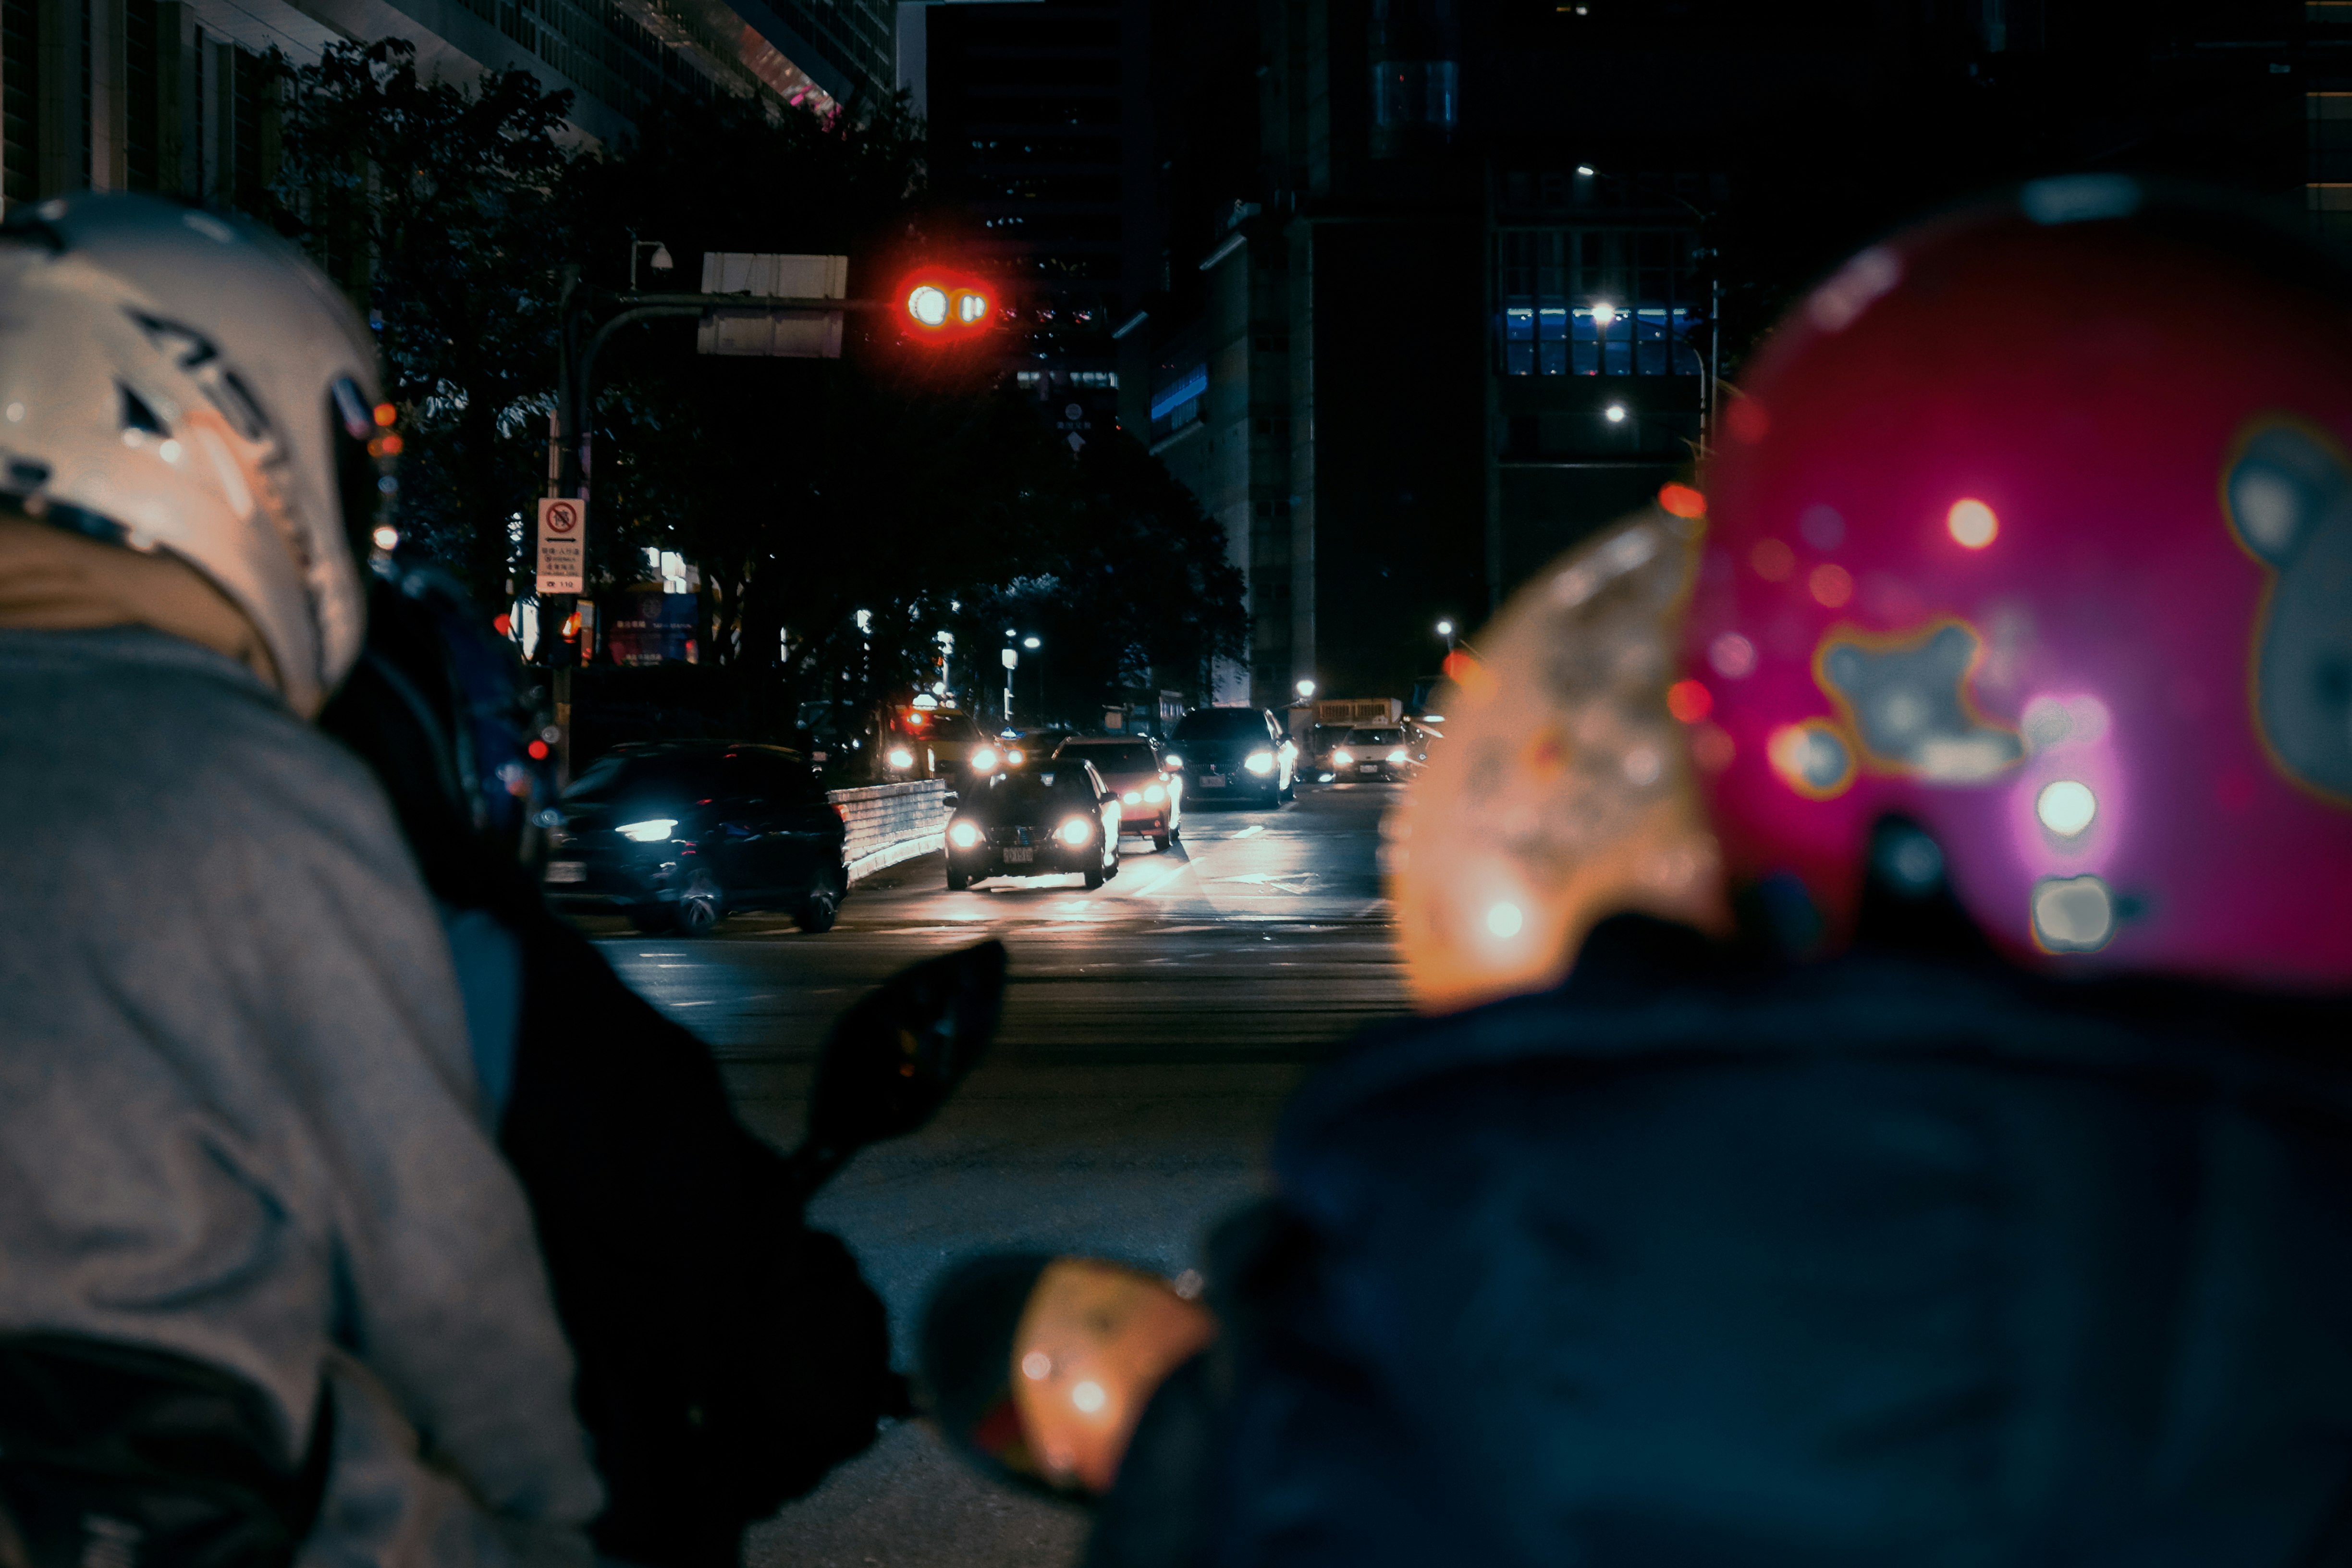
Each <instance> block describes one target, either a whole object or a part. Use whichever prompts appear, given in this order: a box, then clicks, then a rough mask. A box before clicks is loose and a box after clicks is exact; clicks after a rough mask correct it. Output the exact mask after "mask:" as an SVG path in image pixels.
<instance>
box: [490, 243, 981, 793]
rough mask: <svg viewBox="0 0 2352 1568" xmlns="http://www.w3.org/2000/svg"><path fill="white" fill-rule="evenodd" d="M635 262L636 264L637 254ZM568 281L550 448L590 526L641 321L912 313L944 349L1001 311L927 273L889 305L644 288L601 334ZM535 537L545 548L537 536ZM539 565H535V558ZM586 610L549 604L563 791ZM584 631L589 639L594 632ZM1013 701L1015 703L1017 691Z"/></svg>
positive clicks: (562, 484) (554, 478)
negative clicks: (607, 346) (599, 413)
mask: <svg viewBox="0 0 2352 1568" xmlns="http://www.w3.org/2000/svg"><path fill="white" fill-rule="evenodd" d="M631 259H632V261H633V262H634V260H635V256H634V253H632V258H631ZM933 271H936V269H933ZM632 280H633V281H634V278H633V279H632ZM933 294H936V295H937V296H938V300H937V305H938V309H939V311H940V317H939V319H938V320H932V319H931V318H930V317H929V315H927V314H925V313H924V312H925V309H926V308H928V306H929V303H930V300H929V296H931V295H933ZM595 298H596V299H597V300H601V301H602V302H603V305H604V308H606V309H609V310H612V313H611V314H609V315H607V316H605V317H604V320H603V321H598V322H596V323H595V324H594V326H593V328H592V327H591V326H590V324H589V318H590V317H591V315H592V314H593V313H594V309H595V307H593V306H592V304H591V303H590V300H588V299H587V298H586V297H583V294H582V290H581V288H580V268H578V267H576V266H566V267H565V268H563V269H562V292H561V293H560V294H559V295H558V297H557V301H556V334H555V342H556V373H555V374H556V389H555V412H554V414H553V415H552V416H551V419H550V429H549V439H550V442H551V445H552V447H553V448H554V449H553V451H552V452H551V454H550V457H549V461H548V487H547V493H548V496H549V498H550V499H551V500H562V499H566V498H569V499H571V500H577V501H579V502H580V511H581V516H582V517H583V520H584V519H586V518H588V517H589V516H590V515H591V514H590V512H589V510H588V491H589V472H590V469H591V467H592V464H591V461H590V458H591V452H590V449H589V434H588V430H589V419H590V416H592V414H593V412H594V408H595V396H596V356H597V354H598V353H601V352H602V351H603V349H604V343H605V341H606V340H607V339H609V338H610V337H611V336H612V335H613V334H614V332H616V331H619V330H620V329H621V328H623V327H625V326H630V325H633V324H635V323H636V322H638V321H658V320H662V319H664V318H668V317H678V316H700V315H702V314H704V313H705V312H706V311H711V310H795V311H808V312H811V313H816V312H824V313H830V312H833V311H836V310H856V311H859V312H861V313H866V312H877V311H906V312H908V314H909V315H910V316H912V317H913V319H914V324H915V326H916V327H917V328H919V329H921V331H923V332H924V333H925V334H927V335H930V336H933V337H934V338H935V339H937V340H939V341H960V340H961V339H964V338H968V337H970V336H973V335H976V334H978V333H979V332H982V331H986V330H987V329H988V325H989V321H990V319H991V317H992V313H993V311H994V309H995V302H994V297H993V295H992V293H991V292H990V291H989V290H988V289H985V288H984V287H983V286H982V285H980V284H979V283H977V282H976V281H974V280H971V279H963V278H961V277H957V276H954V275H949V274H940V275H939V276H937V277H933V276H931V275H929V274H922V273H919V274H917V275H916V278H915V279H913V288H912V289H911V290H909V289H907V288H901V289H900V290H899V293H898V297H895V298H891V299H887V300H836V299H811V298H806V297H803V296H798V295H791V296H787V295H774V294H717V293H700V294H652V293H639V292H637V291H636V290H635V289H630V290H628V291H627V292H625V293H606V292H604V291H603V290H597V291H596V295H595ZM615 307H617V309H614V308H615ZM583 335H584V341H583ZM585 531H586V523H585V522H584V521H583V524H582V532H583V539H582V541H581V551H582V557H583V570H584V563H585V558H586V549H587V541H586V539H585V537H584V535H585ZM530 537H531V539H532V541H533V543H534V546H535V545H536V541H537V531H536V530H534V531H532V533H531V535H530ZM533 560H534V563H535V562H536V556H535V555H534V557H533ZM578 608H579V597H578V595H571V594H560V595H544V596H541V598H540V600H539V636H540V647H542V648H544V649H545V650H546V653H547V662H548V666H549V668H550V670H551V673H552V676H553V679H552V682H551V684H552V686H553V692H552V696H553V699H554V707H555V726H556V734H557V739H556V776H557V787H558V788H559V789H560V788H562V786H563V785H565V784H570V783H571V781H572V667H573V665H575V664H576V663H577V662H579V658H578V656H579V653H580V652H581V651H582V650H580V649H577V648H575V647H572V646H570V645H567V644H566V643H565V642H564V640H563V627H564V626H565V624H566V623H567V622H569V621H570V620H571V618H572V615H573V614H574V613H575V612H576V611H577V610H578ZM582 629H583V638H584V635H585V630H586V628H585V627H583V628H582ZM550 639H552V640H550ZM1007 693H1008V696H1009V694H1010V687H1009V685H1008V688H1007Z"/></svg>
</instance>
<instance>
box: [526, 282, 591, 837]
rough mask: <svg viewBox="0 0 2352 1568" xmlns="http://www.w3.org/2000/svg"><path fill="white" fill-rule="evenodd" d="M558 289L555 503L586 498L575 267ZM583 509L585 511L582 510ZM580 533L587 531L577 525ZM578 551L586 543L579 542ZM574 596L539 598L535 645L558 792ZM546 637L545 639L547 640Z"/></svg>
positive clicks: (566, 765)
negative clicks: (577, 408) (566, 636)
mask: <svg viewBox="0 0 2352 1568" xmlns="http://www.w3.org/2000/svg"><path fill="white" fill-rule="evenodd" d="M562 279H563V291H562V294H561V295H559V296H558V297H557V300H556V306H555V311H556V315H555V319H556V333H555V363H556V377H557V385H558V388H559V391H558V394H557V396H556V399H555V410H554V412H552V413H551V414H550V415H548V416H547V437H548V443H547V445H548V451H547V494H548V499H549V500H562V498H564V497H565V496H568V495H572V494H573V493H574V492H575V491H576V492H577V495H578V499H580V500H583V501H584V500H586V499H587V494H588V490H587V486H586V485H585V484H584V483H583V479H584V474H583V470H582V468H581V467H580V461H579V450H578V443H577V434H578V426H577V424H576V423H575V422H574V421H575V416H574V415H573V412H572V405H571V400H570V399H569V398H568V397H566V396H565V395H563V394H564V393H565V392H568V391H569V389H570V387H571V384H572V341H571V339H572V334H571V330H570V325H571V321H572V291H573V290H574V289H578V288H579V287H580V268H577V267H572V266H566V267H565V268H563V272H562ZM582 510H583V511H584V510H586V509H585V508H584V506H583V509H582ZM582 532H583V534H585V532H586V529H585V528H584V527H583V529H582ZM530 538H531V542H532V548H533V549H534V550H536V549H537V547H538V540H539V530H538V527H537V525H536V524H535V523H534V525H533V526H532V528H531V531H530ZM581 543H582V548H583V552H584V551H585V548H586V543H587V542H586V540H585V539H584V538H583V540H582V542H581ZM579 604H580V600H579V596H578V595H573V594H556V595H541V596H540V600H539V646H540V647H542V648H544V649H546V651H547V663H548V668H549V669H550V670H551V672H552V680H551V684H552V686H553V688H554V690H553V692H552V696H553V698H554V706H555V787H556V790H557V792H558V793H561V792H562V790H564V789H565V788H567V787H569V786H570V784H571V783H572V655H573V652H574V649H573V647H572V646H571V645H569V644H567V643H565V642H564V640H563V627H564V624H565V623H566V622H568V621H569V620H571V618H572V612H573V611H574V610H575V609H577V608H578V607H579ZM551 638H552V639H553V640H552V641H551V640H549V639H551Z"/></svg>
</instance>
